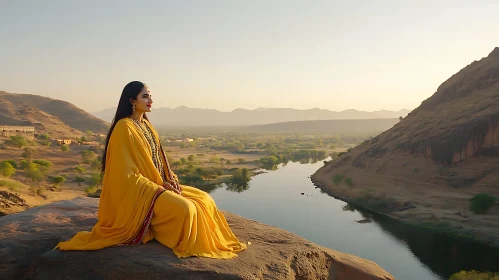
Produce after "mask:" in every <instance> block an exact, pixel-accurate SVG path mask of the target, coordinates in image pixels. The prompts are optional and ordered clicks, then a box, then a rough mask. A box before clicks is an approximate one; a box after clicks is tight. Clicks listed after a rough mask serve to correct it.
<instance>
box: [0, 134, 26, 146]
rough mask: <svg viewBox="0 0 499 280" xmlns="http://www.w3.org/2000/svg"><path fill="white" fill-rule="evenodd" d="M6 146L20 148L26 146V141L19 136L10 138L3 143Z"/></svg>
mask: <svg viewBox="0 0 499 280" xmlns="http://www.w3.org/2000/svg"><path fill="white" fill-rule="evenodd" d="M5 143H6V144H7V145H11V146H15V147H18V148H22V147H24V146H27V145H28V141H27V140H26V138H24V137H23V136H21V135H15V136H10V139H9V140H7V141H5Z"/></svg>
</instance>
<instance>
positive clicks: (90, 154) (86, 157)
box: [80, 150, 96, 164]
mask: <svg viewBox="0 0 499 280" xmlns="http://www.w3.org/2000/svg"><path fill="white" fill-rule="evenodd" d="M80 155H81V161H82V162H83V163H86V164H89V163H91V161H92V160H93V159H94V158H96V154H95V152H94V151H91V150H84V151H81V153H80Z"/></svg>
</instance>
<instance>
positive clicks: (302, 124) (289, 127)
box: [242, 119, 399, 133]
mask: <svg viewBox="0 0 499 280" xmlns="http://www.w3.org/2000/svg"><path fill="white" fill-rule="evenodd" d="M398 122H399V119H368V120H319V121H296V122H282V123H273V124H263V125H253V126H247V127H244V128H242V130H244V131H249V132H291V133H329V132H334V133H380V132H383V131H385V130H388V129H390V128H391V127H393V126H394V125H395V124H396V123H398Z"/></svg>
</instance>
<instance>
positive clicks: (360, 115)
mask: <svg viewBox="0 0 499 280" xmlns="http://www.w3.org/2000/svg"><path fill="white" fill-rule="evenodd" d="M115 112H116V108H109V109H106V110H103V111H100V112H95V113H93V114H94V115H95V116H96V117H98V118H100V119H102V120H105V121H108V122H111V121H112V118H113V117H114V114H115ZM409 112H410V110H406V109H403V110H400V111H386V110H382V111H375V112H365V111H357V110H353V109H350V110H345V111H341V112H335V111H329V110H325V109H319V108H314V109H308V110H298V109H289V108H257V109H254V110H246V109H240V108H238V109H235V110H233V111H231V112H222V111H218V110H215V109H197V108H188V107H185V106H180V107H177V108H174V109H172V108H158V109H154V111H153V112H152V113H151V114H149V118H150V119H151V122H152V123H153V124H155V125H159V126H248V125H260V124H269V123H281V122H292V121H309V120H339V119H390V118H399V117H405V116H406V115H407V114H408V113H409Z"/></svg>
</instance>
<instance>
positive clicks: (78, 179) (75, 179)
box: [74, 176, 85, 186]
mask: <svg viewBox="0 0 499 280" xmlns="http://www.w3.org/2000/svg"><path fill="white" fill-rule="evenodd" d="M74 181H75V182H76V183H78V186H81V183H83V182H85V178H83V177H81V176H76V177H75V178H74Z"/></svg>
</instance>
